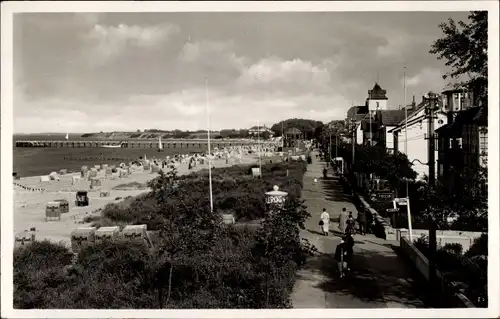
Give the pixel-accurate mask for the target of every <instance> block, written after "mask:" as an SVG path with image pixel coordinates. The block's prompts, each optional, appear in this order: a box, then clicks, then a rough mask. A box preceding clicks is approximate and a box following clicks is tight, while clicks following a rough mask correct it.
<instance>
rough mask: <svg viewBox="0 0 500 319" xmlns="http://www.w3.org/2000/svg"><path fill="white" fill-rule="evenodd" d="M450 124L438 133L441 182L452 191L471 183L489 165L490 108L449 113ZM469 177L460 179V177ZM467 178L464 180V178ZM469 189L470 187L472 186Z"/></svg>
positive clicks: (470, 108)
mask: <svg viewBox="0 0 500 319" xmlns="http://www.w3.org/2000/svg"><path fill="white" fill-rule="evenodd" d="M449 118H450V122H449V124H448V125H446V126H444V127H442V128H440V129H439V130H437V131H436V133H437V134H438V150H439V152H438V172H437V176H438V181H439V182H440V183H441V184H442V185H443V186H445V187H446V188H447V189H448V190H449V191H450V192H456V191H457V190H459V189H460V188H463V183H464V182H466V181H467V180H469V181H470V182H471V183H472V182H474V179H475V178H476V177H477V175H476V176H474V174H473V172H478V171H479V170H480V169H481V168H487V165H488V161H487V159H488V108H487V107H483V106H481V107H468V108H467V109H462V110H459V111H457V112H453V113H451V112H450V113H449ZM464 173H465V175H470V177H471V178H470V179H468V178H467V176H463V175H462V176H460V174H464ZM464 177H465V178H464ZM469 186H470V185H469Z"/></svg>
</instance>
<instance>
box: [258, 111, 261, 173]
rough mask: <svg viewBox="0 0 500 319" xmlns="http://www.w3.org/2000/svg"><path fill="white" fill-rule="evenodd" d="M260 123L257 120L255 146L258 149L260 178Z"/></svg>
mask: <svg viewBox="0 0 500 319" xmlns="http://www.w3.org/2000/svg"><path fill="white" fill-rule="evenodd" d="M259 125H260V123H259V120H257V145H258V148H259V177H262V159H261V154H260V152H261V149H260V126H259Z"/></svg>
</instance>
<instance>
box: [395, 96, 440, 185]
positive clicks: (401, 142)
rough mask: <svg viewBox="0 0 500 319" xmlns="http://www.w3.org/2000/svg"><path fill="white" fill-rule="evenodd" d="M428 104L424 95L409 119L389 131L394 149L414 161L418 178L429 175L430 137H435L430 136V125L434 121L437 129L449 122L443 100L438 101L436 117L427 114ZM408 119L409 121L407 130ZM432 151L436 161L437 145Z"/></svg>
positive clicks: (433, 123)
mask: <svg viewBox="0 0 500 319" xmlns="http://www.w3.org/2000/svg"><path fill="white" fill-rule="evenodd" d="M428 106H429V105H428V102H427V101H426V100H425V99H424V97H422V102H421V103H420V104H419V105H418V106H416V109H415V110H413V111H412V112H411V114H409V115H408V118H407V120H406V119H403V120H402V121H401V122H400V123H399V124H398V125H397V126H396V127H395V128H393V129H391V130H389V131H388V132H389V133H391V134H392V135H393V141H394V142H393V148H394V151H395V152H401V153H403V154H406V156H407V157H408V160H409V161H410V162H412V163H413V166H412V168H413V170H415V172H417V178H418V179H422V178H423V177H424V176H425V175H429V166H428V162H429V155H430V154H429V138H433V136H429V125H430V124H431V123H432V125H433V127H434V130H436V129H439V128H440V127H442V126H443V125H446V124H447V122H448V117H447V115H446V113H445V112H444V111H443V104H442V102H440V103H438V107H439V109H438V110H436V111H435V113H434V119H430V117H429V116H428V114H427V108H428ZM403 112H404V111H403ZM406 121H407V122H408V124H407V127H408V131H407V132H406ZM431 121H432V122H431ZM436 144H437V143H435V145H436ZM432 151H433V152H434V159H435V161H436V159H437V158H438V151H437V147H434V150H432ZM437 166H438V165H434V168H435V169H434V172H433V174H434V176H436V174H437Z"/></svg>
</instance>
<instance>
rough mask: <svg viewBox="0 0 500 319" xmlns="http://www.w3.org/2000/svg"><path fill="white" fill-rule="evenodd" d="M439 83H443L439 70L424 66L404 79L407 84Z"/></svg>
mask: <svg viewBox="0 0 500 319" xmlns="http://www.w3.org/2000/svg"><path fill="white" fill-rule="evenodd" d="M433 83H436V84H439V85H441V86H443V85H444V83H445V82H444V81H443V76H442V73H441V71H440V70H437V69H430V68H424V69H422V70H421V71H420V72H419V73H417V74H416V75H414V76H411V77H408V78H407V79H406V85H407V86H409V87H410V86H418V85H421V84H433Z"/></svg>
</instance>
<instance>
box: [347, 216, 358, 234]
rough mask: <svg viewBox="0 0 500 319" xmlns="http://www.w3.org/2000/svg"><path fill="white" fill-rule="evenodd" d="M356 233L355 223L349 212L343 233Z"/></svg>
mask: <svg viewBox="0 0 500 319" xmlns="http://www.w3.org/2000/svg"><path fill="white" fill-rule="evenodd" d="M355 232H356V221H355V220H354V218H353V217H352V212H349V216H348V217H347V220H346V227H345V233H346V234H354V233H355Z"/></svg>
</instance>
